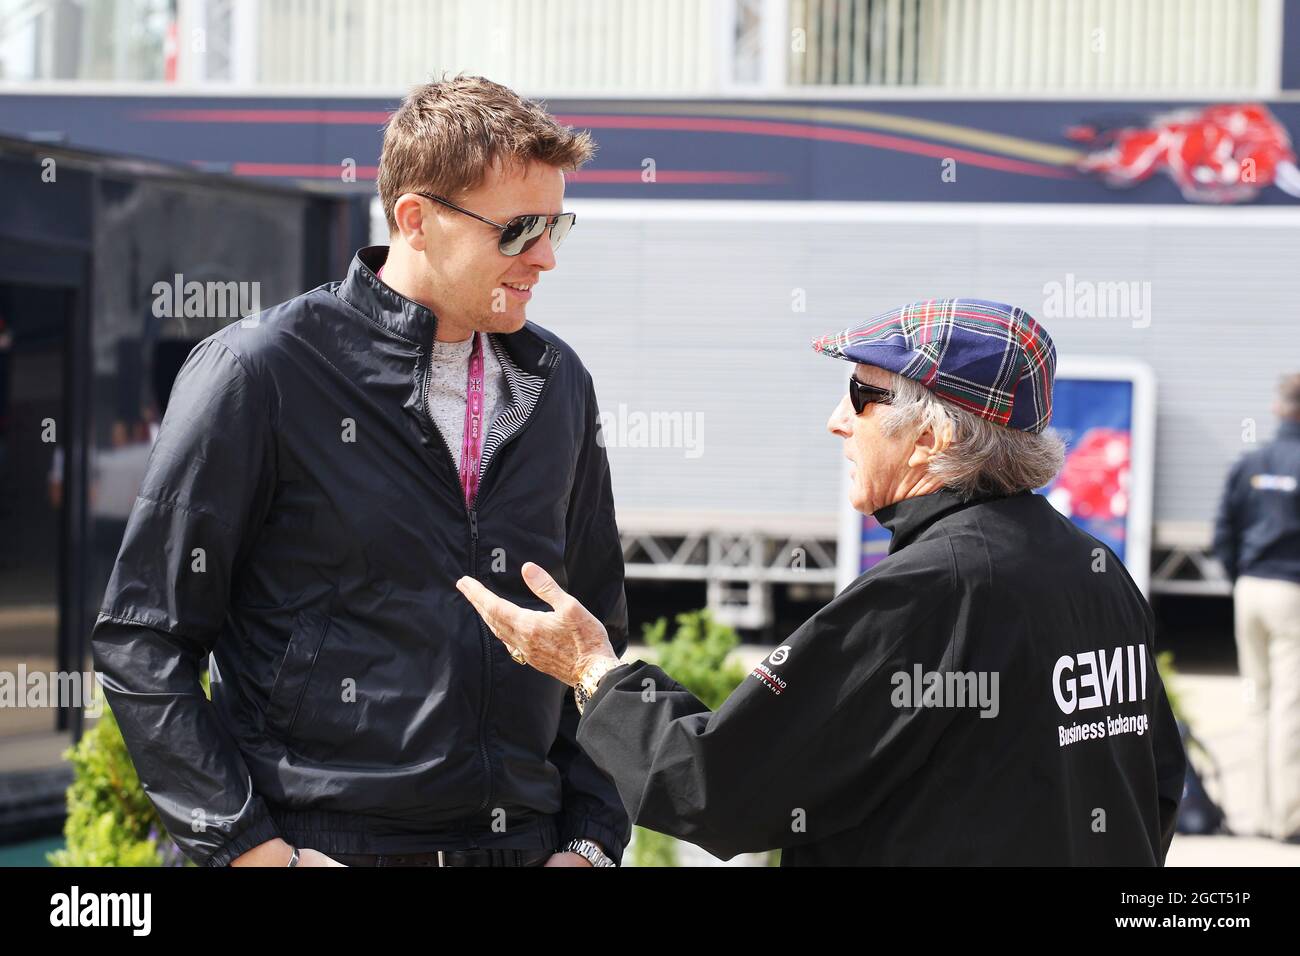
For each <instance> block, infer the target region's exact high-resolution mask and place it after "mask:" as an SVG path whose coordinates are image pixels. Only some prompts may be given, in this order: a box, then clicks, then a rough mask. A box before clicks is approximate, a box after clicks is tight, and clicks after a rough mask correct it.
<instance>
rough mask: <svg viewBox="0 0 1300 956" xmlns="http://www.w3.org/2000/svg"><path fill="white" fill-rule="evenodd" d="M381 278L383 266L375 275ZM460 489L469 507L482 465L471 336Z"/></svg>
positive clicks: (478, 382) (477, 367) (477, 347)
mask: <svg viewBox="0 0 1300 956" xmlns="http://www.w3.org/2000/svg"><path fill="white" fill-rule="evenodd" d="M375 275H376V277H377V278H380V279H382V278H383V277H384V267H383V266H380V267H379V271H378V272H377V273H375ZM461 435H462V437H461V446H460V486H461V488H462V489H463V490H464V492H465V507H466V508H472V507H473V506H474V499H475V498H476V497H478V479H479V468H480V467H481V465H482V463H483V339H482V336H480V335H479V333H478V332H475V333H474V344H473V345H472V346H471V347H470V353H469V374H468V375H467V376H466V380H465V428H464V431H463V432H462V433H461Z"/></svg>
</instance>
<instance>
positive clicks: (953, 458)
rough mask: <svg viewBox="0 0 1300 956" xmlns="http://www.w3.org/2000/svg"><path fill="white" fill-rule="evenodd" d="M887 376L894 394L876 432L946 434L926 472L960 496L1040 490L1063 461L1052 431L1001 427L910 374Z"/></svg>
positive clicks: (1062, 449)
mask: <svg viewBox="0 0 1300 956" xmlns="http://www.w3.org/2000/svg"><path fill="white" fill-rule="evenodd" d="M889 378H890V383H889V388H890V389H891V390H892V391H893V393H894V398H893V400H892V401H891V402H890V403H889V404H888V405H881V406H880V408H879V410H878V411H877V414H878V415H879V416H880V428H881V431H883V432H884V433H885V434H886V435H889V436H891V437H894V436H897V435H900V434H903V433H905V432H908V431H911V432H912V433H914V434H917V435H919V434H921V433H922V432H923V431H925V430H926V428H931V429H933V430H934V432H935V434H936V435H942V434H943V433H944V432H945V431H947V432H949V434H950V444H949V445H948V447H947V448H946V449H944V450H943V451H942V452H940V453H939V454H937V455H935V456H934V457H933V458H931V459H930V465H929V469H928V470H929V474H931V475H933V476H934V477H935V478H938V479H939V480H940V481H942V482H943V486H944V487H945V488H950V489H951V490H953V491H955V492H957V493H958V494H959V495H960V496H961V497H962V498H965V499H970V498H975V497H979V496H982V495H988V494H994V495H1010V494H1016V493H1017V492H1020V491H1032V490H1033V489H1035V488H1041V487H1043V486H1044V485H1046V484H1047V483H1048V482H1049V481H1051V480H1052V479H1053V478H1055V477H1056V475H1057V472H1059V471H1060V470H1061V466H1062V465H1063V464H1064V463H1065V443H1064V442H1063V441H1061V438H1060V436H1059V435H1057V434H1056V432H1055V431H1054V430H1053V429H1050V428H1049V429H1046V430H1044V431H1042V432H1040V433H1038V434H1035V433H1033V432H1027V431H1021V430H1020V429H1017V428H1004V427H1003V426H1001V425H998V424H995V423H994V422H991V421H988V420H987V419H984V418H980V417H979V416H978V415H975V414H972V413H971V412H968V411H966V410H965V409H964V408H958V407H957V406H956V405H953V404H951V403H949V402H945V401H944V400H943V399H941V398H938V397H937V396H935V394H934V393H933V392H931V391H930V390H929V389H927V388H926V387H925V386H923V385H921V384H919V383H918V382H915V381H913V380H912V379H910V378H905V377H904V376H902V375H898V374H896V373H894V372H890V373H889Z"/></svg>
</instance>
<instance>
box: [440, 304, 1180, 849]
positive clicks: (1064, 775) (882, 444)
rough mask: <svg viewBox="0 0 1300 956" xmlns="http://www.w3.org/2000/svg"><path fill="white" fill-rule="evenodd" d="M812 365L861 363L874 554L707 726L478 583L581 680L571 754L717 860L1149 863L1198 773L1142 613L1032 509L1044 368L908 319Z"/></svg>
mask: <svg viewBox="0 0 1300 956" xmlns="http://www.w3.org/2000/svg"><path fill="white" fill-rule="evenodd" d="M814 347H815V348H816V349H817V350H818V351H820V352H822V353H824V354H826V355H830V356H834V357H837V358H842V359H846V360H848V361H851V362H855V363H857V364H856V366H855V368H854V370H853V373H852V376H851V378H850V381H849V391H848V394H847V395H846V396H845V397H844V398H843V399H841V401H840V403H839V405H838V406H837V407H836V409H835V411H834V413H832V415H831V418H830V422H829V423H828V427H829V428H830V431H831V432H832V434H834V435H836V436H837V437H839V438H840V439H842V440H843V442H844V453H845V457H847V458H848V459H849V461H850V462H852V465H853V471H852V479H853V480H852V493H851V494H852V501H853V506H854V507H855V508H856V509H857V510H859V511H861V512H864V513H869V514H873V515H875V516H876V518H877V519H879V520H880V522H881V523H882V524H883V525H884V526H885V527H887V528H889V529H890V530H891V531H892V532H893V539H892V541H891V543H890V549H889V555H888V557H886V558H885V559H884V560H883V561H881V562H880V563H879V564H877V565H876V566H875V567H873V568H871V569H870V570H869V571H867V572H866V573H865V574H863V575H862V576H861V577H859V578H858V579H857V580H856V581H854V582H853V583H852V584H851V585H849V587H847V588H845V590H844V591H843V592H841V593H840V594H839V595H838V596H837V597H835V599H834V600H832V601H831V603H830V604H828V605H827V606H826V607H824V608H823V609H822V610H821V611H819V612H818V613H817V614H815V615H814V616H813V617H812V618H810V619H809V620H808V621H807V622H806V623H805V624H804V625H803V626H801V627H800V628H799V629H798V630H796V631H795V632H794V633H793V634H792V635H791V636H790V637H789V638H788V639H786V640H785V641H784V642H783V643H782V644H781V646H780V647H778V648H777V649H776V650H775V651H773V652H772V654H771V655H770V656H769V657H768V658H767V659H766V660H765V661H764V662H763V663H761V664H759V665H758V666H757V667H755V668H754V670H753V672H752V673H751V674H750V675H749V677H748V678H747V679H746V680H745V682H744V683H743V684H742V685H741V686H740V687H738V688H737V689H736V691H735V692H734V693H733V694H732V695H731V697H729V698H728V699H727V701H726V702H725V703H724V704H723V706H722V707H721V708H720V709H719V710H718V711H717V712H716V713H710V712H709V710H708V709H707V708H706V707H704V705H702V704H701V703H700V702H699V701H698V700H696V699H695V697H693V696H692V695H691V694H690V693H689V692H688V691H687V690H685V689H684V688H683V687H682V686H681V685H679V684H677V683H676V682H675V681H674V680H673V679H672V678H671V677H670V676H669V675H668V674H666V673H664V672H663V671H662V670H660V669H659V668H658V667H655V666H654V665H651V664H647V663H644V662H642V661H633V662H629V663H620V662H619V660H618V658H617V657H616V656H615V655H614V653H613V651H612V649H611V648H610V646H609V642H608V641H607V639H606V637H605V634H604V630H603V628H602V627H601V625H600V623H599V622H598V621H597V620H596V619H595V618H594V617H593V616H592V615H590V614H588V613H587V611H586V610H585V609H584V608H583V607H582V606H581V605H580V604H578V603H577V601H575V600H574V599H573V598H572V597H570V596H569V595H567V594H565V593H564V592H563V591H562V590H561V589H560V588H559V586H558V585H557V584H556V583H555V582H554V581H553V580H552V579H551V577H550V575H548V574H547V573H546V571H545V570H543V569H542V568H540V567H538V566H536V565H533V564H526V565H524V566H523V568H522V571H523V574H524V577H525V579H526V581H527V583H528V584H529V586H530V588H531V589H532V590H533V592H534V593H535V594H537V595H538V597H539V598H541V599H542V600H543V601H545V602H546V603H547V604H549V605H550V606H551V607H552V608H553V609H554V610H553V611H551V612H540V611H529V610H524V609H521V608H518V607H516V606H515V605H513V604H510V603H509V602H506V601H503V600H502V599H500V598H497V597H495V596H494V595H492V594H491V593H490V592H488V591H487V590H486V589H485V588H484V587H483V586H482V585H481V584H479V583H478V582H476V581H473V580H472V579H469V578H462V579H461V581H460V582H459V583H458V587H460V589H461V591H462V592H463V593H464V594H465V595H466V596H467V597H468V598H469V600H470V601H471V602H472V603H473V604H474V605H475V607H476V608H478V610H479V613H480V614H482V615H483V617H484V619H485V621H486V622H487V624H488V626H489V628H491V629H492V631H493V632H494V633H495V634H496V635H497V637H499V638H500V639H501V640H503V641H505V642H506V643H507V644H509V645H511V646H513V647H515V648H517V649H518V650H519V651H520V652H521V653H522V654H523V656H524V657H525V658H526V659H527V661H528V662H529V663H530V664H531V665H532V666H534V667H536V668H538V669H539V670H542V671H544V672H546V673H548V674H551V675H552V676H554V677H556V678H558V679H560V680H563V681H565V682H567V683H569V684H572V685H574V686H575V696H576V698H577V701H578V704H579V707H580V709H582V710H583V716H582V719H581V722H580V723H579V727H578V741H579V743H580V745H581V746H582V747H583V748H584V749H585V750H586V751H587V753H588V754H589V755H590V756H591V757H592V758H593V760H594V761H595V763H596V764H597V765H598V766H599V767H600V768H601V769H602V770H604V771H605V773H607V774H609V776H610V777H611V778H612V779H613V780H614V782H615V784H616V785H617V787H618V790H619V793H620V795H621V796H622V798H623V801H624V802H625V803H626V804H627V807H628V811H629V814H630V815H631V817H632V818H633V820H634V821H635V822H637V823H639V824H641V825H642V826H646V827H649V828H651V829H654V830H659V831H662V832H664V833H668V834H671V835H673V836H676V837H679V838H681V839H684V840H688V841H690V842H692V843H696V844H698V845H700V846H702V847H704V848H705V849H706V850H708V851H710V852H711V853H714V854H716V855H718V856H720V857H723V858H729V857H731V856H733V855H734V854H736V853H739V852H742V851H749V850H763V849H768V848H774V847H781V848H783V849H784V851H785V852H784V853H783V855H782V863H783V864H784V865H787V866H804V865H817V864H855V863H862V864H1010V865H1016V864H1026V865H1054V864H1112V865H1153V864H1162V863H1163V862H1164V859H1165V854H1166V852H1167V851H1168V849H1169V843H1170V841H1171V839H1172V837H1173V832H1174V822H1175V818H1176V815H1177V810H1178V803H1179V799H1180V797H1181V794H1182V787H1183V777H1184V772H1185V768H1186V763H1185V756H1184V753H1183V749H1182V745H1181V743H1180V741H1179V737H1178V732H1177V729H1176V727H1175V723H1174V718H1173V714H1172V712H1171V711H1170V707H1169V702H1168V700H1167V699H1166V697H1165V690H1164V686H1163V685H1162V683H1161V680H1160V677H1159V674H1158V673H1157V671H1156V665H1155V658H1154V656H1153V653H1152V643H1153V636H1154V635H1153V625H1152V616H1151V612H1150V609H1149V607H1148V605H1147V603H1146V601H1145V600H1144V598H1143V597H1142V594H1141V592H1140V591H1139V590H1138V589H1137V587H1136V586H1135V585H1134V583H1133V581H1132V579H1131V578H1130V577H1129V575H1128V573H1127V572H1126V571H1125V569H1124V566H1123V565H1122V564H1121V563H1120V562H1119V560H1118V559H1117V558H1116V557H1115V556H1114V555H1113V554H1112V553H1110V552H1109V551H1107V549H1106V548H1105V546H1104V545H1102V544H1101V543H1100V542H1098V541H1096V540H1095V539H1093V538H1091V537H1089V536H1088V535H1087V534H1085V533H1084V532H1082V531H1080V530H1079V529H1078V528H1076V527H1075V526H1074V525H1073V524H1071V523H1070V522H1069V521H1068V520H1066V519H1065V518H1064V517H1062V516H1061V515H1059V514H1058V513H1057V512H1056V511H1055V510H1053V508H1052V507H1051V505H1050V504H1049V503H1048V502H1047V500H1046V499H1045V498H1043V497H1041V496H1039V495H1036V494H1034V493H1033V489H1035V488H1039V487H1041V486H1043V485H1045V484H1047V483H1048V482H1049V481H1050V480H1051V479H1052V477H1053V476H1054V475H1055V474H1056V472H1057V470H1058V469H1059V468H1060V466H1061V462H1062V455H1063V449H1062V446H1061V442H1060V440H1059V439H1058V438H1056V437H1055V436H1054V435H1053V434H1052V433H1050V432H1046V431H1045V429H1046V427H1047V425H1048V422H1049V420H1050V418H1051V397H1052V382H1053V375H1054V371H1055V362H1056V359H1055V350H1054V348H1053V346H1052V343H1051V340H1050V339H1049V338H1048V336H1047V333H1046V332H1045V331H1044V330H1043V329H1042V327H1041V326H1039V325H1038V323H1037V322H1035V321H1034V320H1033V318H1032V317H1030V316H1029V315H1028V314H1026V313H1025V312H1024V311H1023V310H1021V309H1018V308H1015V307H1012V306H1008V305H1002V304H1000V303H994V302H985V301H981V300H973V299H947V300H933V301H927V302H919V303H914V304H912V305H908V306H905V307H903V308H901V309H897V310H895V311H893V312H889V313H887V314H885V315H882V316H879V317H877V318H875V319H872V320H871V321H870V322H867V323H866V324H864V325H861V326H859V327H857V328H854V329H850V330H848V331H845V332H842V333H839V334H836V335H830V336H826V337H824V338H821V339H819V340H817V341H816V342H815V343H814Z"/></svg>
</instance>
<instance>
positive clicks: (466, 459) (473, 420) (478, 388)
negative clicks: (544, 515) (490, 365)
mask: <svg viewBox="0 0 1300 956" xmlns="http://www.w3.org/2000/svg"><path fill="white" fill-rule="evenodd" d="M482 461H483V338H482V336H480V335H479V333H477V332H475V333H474V345H473V348H472V349H471V351H470V353H469V378H468V380H467V381H466V382H465V432H464V440H463V442H462V444H461V446H460V486H461V487H462V488H464V489H465V507H466V508H473V507H474V499H475V498H477V497H478V477H479V475H478V472H479V466H480V465H481V464H482Z"/></svg>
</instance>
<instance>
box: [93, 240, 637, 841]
mask: <svg viewBox="0 0 1300 956" xmlns="http://www.w3.org/2000/svg"><path fill="white" fill-rule="evenodd" d="M386 255H387V247H383V246H376V247H370V248H367V249H362V250H361V251H360V252H358V254H357V256H356V258H355V259H354V260H353V262H352V266H351V268H350V270H349V272H348V276H347V278H346V279H345V280H344V281H343V282H341V283H339V282H333V283H328V284H326V285H323V286H321V287H319V288H317V289H314V290H312V291H310V292H307V293H305V294H303V295H300V296H298V297H297V298H294V299H291V300H290V301H288V302H285V303H282V304H280V305H277V306H275V307H273V308H271V309H268V310H266V311H265V312H263V313H260V314H259V315H257V316H253V317H250V318H248V319H243V320H240V321H237V322H235V323H234V324H232V325H230V326H228V327H227V328H225V329H223V330H222V331H220V332H218V333H216V334H215V335H213V336H211V337H209V338H208V339H205V340H204V341H203V342H201V343H200V344H199V345H198V346H196V347H195V349H194V351H193V352H192V353H191V354H190V356H189V358H188V359H187V360H186V362H185V365H184V367H183V368H182V370H181V372H180V374H179V376H178V378H177V380H176V384H175V387H174V389H173V392H172V395H171V399H170V402H169V406H168V409H167V413H166V416H165V418H164V420H163V423H162V428H161V430H160V432H159V435H158V439H157V442H156V444H155V446H154V449H153V453H152V457H151V458H150V461H149V468H148V474H147V475H146V477H145V479H144V483H143V486H142V487H141V490H140V494H139V497H138V498H137V500H136V503H135V507H134V509H133V511H132V513H131V517H130V521H129V523H128V525H127V529H126V534H125V537H124V540H123V543H122V549H121V552H120V554H119V556H118V559H117V564H116V567H115V568H114V571H113V574H112V578H111V580H110V582H109V585H108V590H107V593H106V594H105V596H104V602H103V607H102V610H101V613H100V616H99V619H98V621H97V623H96V626H95V631H94V636H93V640H92V646H93V652H94V660H95V666H96V669H97V670H98V671H99V673H100V674H101V677H102V681H103V686H104V689H105V692H106V695H107V700H108V703H109V705H110V707H111V709H112V712H113V714H114V716H115V717H116V719H117V720H118V722H119V724H120V725H121V729H122V733H123V736H124V738H125V740H126V743H127V746H128V748H129V750H130V753H131V756H132V758H133V760H134V762H135V765H136V769H137V770H138V772H139V775H140V779H141V781H142V782H143V784H144V788H145V790H146V792H147V793H148V795H149V797H150V799H151V800H152V801H153V804H154V806H156V807H157V809H158V812H159V813H160V814H161V816H162V819H163V822H164V824H165V825H166V827H167V829H168V831H169V832H170V833H171V835H172V837H173V838H174V839H175V840H176V841H177V843H178V844H179V845H180V847H181V849H182V850H183V851H184V852H185V853H186V854H187V855H188V856H189V857H190V858H191V859H193V860H194V861H195V862H197V863H200V864H205V865H210V866H221V865H225V864H228V863H229V862H230V861H231V860H232V859H234V858H235V857H236V856H238V855H239V854H241V853H243V852H244V851H246V850H248V849H250V848H251V847H253V846H256V845H257V844H259V843H261V842H263V841H265V840H268V839H271V838H273V837H275V836H281V837H283V838H284V839H286V840H288V841H289V842H291V843H294V844H295V845H298V846H303V847H312V848H315V849H318V850H320V851H322V852H324V853H330V852H337V853H401V852H422V851H430V850H438V849H448V848H452V847H467V846H471V847H472V846H492V847H499V848H509V847H514V848H549V847H555V846H560V845H562V843H563V842H565V841H567V840H568V839H570V838H572V837H579V836H582V837H588V838H590V839H593V840H595V841H597V842H598V843H600V844H601V845H602V846H603V847H604V848H605V849H606V851H607V852H608V853H609V854H610V855H611V856H612V857H613V858H615V859H616V860H617V859H618V858H619V857H620V856H621V854H622V850H623V847H624V846H625V845H626V843H627V841H628V837H629V830H630V828H629V824H628V820H627V815H626V812H625V810H624V808H623V806H622V803H621V802H620V800H619V797H618V794H617V791H616V790H615V789H614V787H613V785H612V784H611V782H610V781H609V779H608V778H607V777H605V776H604V774H602V773H601V772H600V771H599V770H598V769H597V768H596V767H595V765H594V764H593V763H592V762H591V760H590V759H589V758H588V757H587V756H586V755H585V754H583V753H582V751H581V750H580V749H579V748H578V747H577V744H576V741H575V737H576V729H577V717H578V715H577V710H576V707H575V705H574V701H573V695H572V693H571V692H570V690H569V689H568V688H567V687H566V686H564V685H563V684H561V683H560V682H558V681H556V680H554V679H552V678H550V677H547V676H545V675H543V674H541V673H539V672H538V671H535V670H533V669H532V668H530V667H526V666H521V665H519V664H516V663H515V662H514V661H512V660H511V659H510V656H509V654H508V653H507V652H506V650H505V648H504V647H503V646H502V645H501V644H500V642H498V641H497V640H496V639H495V638H494V637H492V635H491V634H490V633H489V632H488V631H487V630H486V628H485V626H484V625H483V624H482V623H481V621H480V620H479V617H478V615H477V614H476V613H475V612H474V609H473V608H472V607H471V606H470V604H469V603H468V602H467V601H466V600H465V599H464V598H463V597H462V596H461V595H460V594H459V592H458V591H457V590H456V588H455V581H456V579H457V578H458V577H460V576H461V575H464V574H472V575H474V576H475V577H477V578H478V579H479V580H481V581H483V582H485V583H486V584H487V585H488V586H489V587H491V588H492V589H493V590H494V591H496V592H498V593H500V594H502V595H504V596H506V597H508V598H509V599H510V600H512V601H514V602H516V603H518V604H520V605H522V606H524V607H531V608H536V609H539V610H542V609H545V605H544V604H542V602H540V601H539V600H538V599H537V598H536V597H534V596H533V594H532V593H531V592H530V591H529V590H528V587H527V585H525V584H524V583H523V581H522V579H521V578H520V571H519V569H520V566H521V565H522V563H523V562H525V561H535V562H537V563H538V564H540V565H542V566H543V567H545V568H546V569H547V570H548V571H549V572H550V573H551V574H552V575H554V576H555V579H556V580H557V581H558V582H559V583H560V584H561V585H562V586H563V587H564V588H566V589H567V590H568V591H569V592H570V593H572V594H573V595H575V596H576V597H577V598H578V599H579V600H581V601H582V603H583V604H584V605H586V606H587V607H589V608H590V609H591V610H592V611H593V613H595V614H597V615H598V616H599V617H600V618H601V619H602V620H603V621H604V622H605V625H606V627H607V628H608V629H609V633H610V639H611V641H612V642H613V644H614V646H615V649H616V650H617V651H619V652H620V653H622V651H623V649H624V648H625V647H626V644H627V610H626V602H625V599H624V593H623V557H622V550H621V547H620V544H619V537H618V530H617V527H616V524H615V518H614V503H613V499H612V495H611V492H610V477H609V467H608V463H607V459H606V455H605V449H604V447H603V443H601V442H600V441H599V438H598V427H597V422H598V419H597V407H596V400H595V394H594V391H593V389H592V383H591V376H590V375H589V374H588V373H587V371H586V369H585V368H584V367H583V365H582V363H581V362H580V361H579V359H578V356H577V355H576V354H575V353H574V352H573V350H572V349H570V348H569V347H568V346H567V345H565V343H564V342H562V341H561V340H560V339H558V338H557V337H556V336H554V335H552V334H551V333H549V332H547V331H546V330H544V329H541V328H538V327H537V326H535V325H533V324H531V323H529V324H527V325H526V326H525V327H524V328H523V329H522V330H520V331H519V332H516V333H514V334H511V335H503V336H498V337H496V342H495V347H498V348H503V349H505V350H506V352H507V353H508V355H509V358H510V360H511V365H513V366H514V367H515V368H517V369H518V370H519V371H520V372H522V373H524V374H523V375H522V376H516V377H515V380H514V381H511V382H510V384H511V404H510V405H509V406H508V407H507V408H506V409H504V410H503V411H502V412H501V413H500V415H499V416H498V418H497V420H496V423H495V424H494V426H493V429H492V433H491V434H490V435H489V437H488V439H487V442H486V443H485V461H484V472H483V478H482V483H481V487H480V490H479V493H478V498H477V501H476V502H475V505H474V507H473V508H472V509H471V508H467V507H466V505H465V502H464V498H463V495H462V492H461V488H460V483H459V480H458V477H457V474H456V469H455V467H454V465H453V461H452V458H451V455H450V452H449V451H448V449H447V446H446V443H445V442H444V441H443V439H442V437H441V435H440V434H439V433H438V430H437V427H436V426H435V425H434V423H433V422H432V421H431V420H430V418H429V416H428V414H427V412H426V410H425V404H424V393H425V385H426V378H427V375H428V368H429V356H430V347H431V343H432V341H433V338H434V327H435V323H436V318H435V316H434V315H433V314H432V313H431V312H430V311H429V310H428V309H426V308H424V307H422V306H420V305H418V304H417V303H414V302H412V301H410V300H408V299H405V298H403V297H401V296H400V295H398V294H397V293H396V292H395V291H393V290H392V289H390V288H389V287H388V286H386V285H384V284H383V282H381V281H380V280H379V279H378V278H376V276H375V270H376V269H378V268H379V266H380V265H382V264H383V261H384V259H385V257H386ZM205 665H206V666H209V668H210V677H211V696H212V700H211V703H209V702H208V701H207V700H205V698H204V695H203V692H202V690H201V685H200V673H201V671H202V670H203V668H204V667H205Z"/></svg>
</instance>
